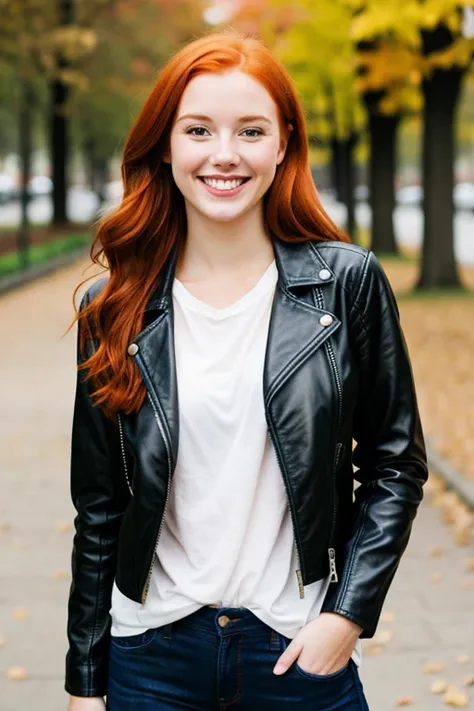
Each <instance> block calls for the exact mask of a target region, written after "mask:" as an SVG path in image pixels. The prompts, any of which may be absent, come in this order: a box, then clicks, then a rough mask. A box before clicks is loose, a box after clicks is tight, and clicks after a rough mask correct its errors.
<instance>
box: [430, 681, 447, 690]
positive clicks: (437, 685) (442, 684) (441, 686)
mask: <svg viewBox="0 0 474 711" xmlns="http://www.w3.org/2000/svg"><path fill="white" fill-rule="evenodd" d="M447 688H448V682H447V681H444V679H436V681H434V682H433V683H432V684H431V686H430V691H431V693H432V694H444V692H445V691H446V690H447Z"/></svg>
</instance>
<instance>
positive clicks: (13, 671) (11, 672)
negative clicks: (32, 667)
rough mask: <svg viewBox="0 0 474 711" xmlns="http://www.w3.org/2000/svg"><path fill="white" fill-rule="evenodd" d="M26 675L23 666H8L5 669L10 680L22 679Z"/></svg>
mask: <svg viewBox="0 0 474 711" xmlns="http://www.w3.org/2000/svg"><path fill="white" fill-rule="evenodd" d="M27 676H28V674H27V671H26V669H25V668H24V667H10V669H8V671H7V679H10V681H23V679H26V678H27Z"/></svg>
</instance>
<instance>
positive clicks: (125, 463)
mask: <svg viewBox="0 0 474 711" xmlns="http://www.w3.org/2000/svg"><path fill="white" fill-rule="evenodd" d="M117 422H118V427H119V435H120V448H121V450H122V459H123V468H124V471H125V479H126V480H127V486H128V490H129V491H130V494H131V495H132V496H133V489H132V486H131V484H130V479H129V477H128V468H127V459H126V457H125V444H124V441H123V428H122V420H121V417H120V415H119V413H118V412H117Z"/></svg>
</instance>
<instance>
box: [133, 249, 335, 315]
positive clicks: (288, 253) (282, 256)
mask: <svg viewBox="0 0 474 711" xmlns="http://www.w3.org/2000/svg"><path fill="white" fill-rule="evenodd" d="M272 244H273V250H274V252H275V262H276V266H277V269H278V273H279V280H280V282H281V284H282V286H283V288H284V289H285V290H287V291H291V290H292V289H293V288H295V287H300V286H317V285H318V284H329V283H330V282H331V281H333V280H334V273H333V271H332V270H331V269H330V267H329V265H328V264H327V262H326V261H325V260H324V259H323V257H322V256H321V253H320V251H319V250H318V248H317V243H316V242H309V241H305V242H284V241H283V240H281V239H279V238H278V237H272ZM178 254H179V248H178V246H177V245H175V246H174V247H173V248H172V250H171V252H170V255H169V257H168V259H167V260H166V263H165V265H164V267H163V278H162V279H161V281H160V284H159V286H158V288H157V289H156V290H155V292H154V293H153V294H152V296H151V297H150V299H149V301H148V304H147V306H146V308H145V310H146V311H147V312H148V311H155V310H161V309H163V308H165V306H166V304H167V303H168V301H169V299H170V296H171V291H172V286H173V279H174V274H175V271H176V262H177V259H178Z"/></svg>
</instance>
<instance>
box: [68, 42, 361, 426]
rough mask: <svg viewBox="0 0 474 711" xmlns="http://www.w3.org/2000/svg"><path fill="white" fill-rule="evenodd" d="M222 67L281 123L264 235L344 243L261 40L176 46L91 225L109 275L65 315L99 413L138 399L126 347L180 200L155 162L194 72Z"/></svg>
mask: <svg viewBox="0 0 474 711" xmlns="http://www.w3.org/2000/svg"><path fill="white" fill-rule="evenodd" d="M231 69H239V71H241V72H245V73H246V74H249V75H250V76H252V77H253V78H255V79H257V80H258V81H259V82H260V83H261V84H262V85H263V86H264V87H265V89H266V90H267V91H268V92H269V93H270V95H271V96H272V98H273V100H274V101H275V103H276V105H277V107H278V110H279V118H280V121H281V125H282V127H287V126H291V129H290V130H291V133H290V137H289V141H288V146H287V150H286V154H285V158H284V160H283V161H282V163H281V164H280V165H279V166H278V167H277V172H276V175H275V178H274V180H273V183H272V185H271V186H270V188H269V190H268V191H267V193H266V195H265V198H264V201H265V207H264V210H265V219H266V225H267V228H268V230H269V232H270V233H271V234H274V235H275V236H277V237H279V238H280V239H282V240H286V241H288V242H291V241H293V242H301V241H306V240H315V239H316V240H340V241H344V242H350V238H349V237H348V236H347V235H346V234H345V233H343V232H342V231H341V230H340V229H339V228H338V227H337V226H336V225H335V224H334V222H333V221H332V220H331V219H330V217H329V216H328V215H327V213H326V212H325V211H324V209H323V207H322V205H321V201H320V199H319V196H318V194H317V191H316V188H315V186H314V182H313V179H312V176H311V172H310V168H309V161H308V139H307V131H306V124H305V119H304V113H303V109H302V106H301V104H300V101H299V99H298V96H297V94H296V91H295V88H294V84H293V82H292V80H291V78H290V76H289V75H288V73H287V72H286V70H285V69H284V67H283V66H282V65H281V64H280V62H279V61H278V60H277V59H276V58H275V56H273V54H272V53H271V52H270V50H269V49H268V48H267V47H266V46H265V44H264V43H263V42H261V41H260V40H258V39H255V38H253V37H246V36H242V35H241V34H238V33H236V32H234V31H226V32H221V33H213V34H210V35H207V36H205V37H202V38H200V39H198V40H195V41H193V42H191V43H190V44H188V45H186V46H185V47H184V48H183V49H181V50H180V51H179V52H178V53H177V54H175V55H174V57H172V59H171V60H170V61H169V62H168V64H167V65H166V66H165V67H164V68H163V70H162V71H161V73H160V74H159V76H158V79H157V81H156V83H155V86H154V88H153V90H152V92H151V94H150V96H149V98H148V99H147V101H146V102H145V105H144V106H143V109H142V110H141V112H140V114H139V116H138V118H137V119H136V121H135V123H134V125H133V127H132V129H131V131H130V133H129V135H128V138H127V141H126V145H125V148H124V153H123V161H122V179H123V184H124V194H123V199H122V202H121V204H120V206H119V207H118V208H117V209H116V210H115V211H114V212H113V213H112V214H109V215H107V216H105V217H104V218H103V219H102V221H101V222H100V223H99V226H98V229H97V232H96V235H95V237H94V240H93V243H92V247H91V259H92V261H93V262H94V263H95V264H100V265H101V266H106V267H107V268H108V271H109V279H108V281H107V283H106V285H105V286H104V288H103V289H102V290H101V291H100V292H99V293H98V294H97V296H96V297H95V298H94V299H93V300H91V302H90V303H89V304H88V305H86V306H84V308H83V309H82V310H81V311H80V312H78V313H77V314H76V317H75V319H74V321H73V323H74V322H75V321H76V320H78V321H79V326H80V334H81V335H80V349H81V352H82V353H85V345H86V342H87V341H88V340H89V339H91V338H95V339H97V342H98V344H99V345H98V349H97V350H96V351H95V353H94V354H93V355H92V356H91V357H89V358H87V359H85V360H84V361H83V362H82V363H81V364H80V366H79V368H85V369H86V370H87V375H86V378H87V379H91V383H92V386H93V388H92V392H93V397H94V400H95V402H96V404H97V405H100V406H101V407H102V408H103V409H104V411H105V412H106V413H107V414H108V415H109V416H110V415H112V414H113V413H115V412H118V411H119V410H121V411H124V412H125V413H131V412H136V411H137V410H138V409H139V408H140V406H141V405H142V403H143V400H144V398H145V396H146V390H145V386H144V384H143V382H142V379H141V377H140V375H139V372H138V370H137V368H136V365H135V363H134V361H133V359H132V358H127V357H126V349H127V346H128V345H129V344H130V343H131V342H132V341H133V339H134V337H135V336H136V335H137V334H138V333H139V332H140V331H141V330H142V328H143V324H144V311H145V306H146V303H147V301H148V299H149V298H150V296H151V294H152V293H153V291H154V290H155V289H156V287H157V284H158V282H159V279H160V274H161V271H162V268H163V265H164V264H165V262H166V259H167V257H168V256H169V254H170V252H171V250H172V248H173V247H174V245H177V246H180V245H182V243H183V241H184V239H185V238H186V227H187V225H186V213H185V205H184V199H183V196H182V195H181V193H180V192H179V190H178V188H177V186H176V184H175V182H174V180H173V177H172V173H171V166H170V165H169V164H168V163H165V162H163V160H162V156H163V155H164V153H165V152H166V148H167V146H168V142H169V136H170V132H171V127H172V125H173V120H174V117H175V114H176V111H177V109H178V105H179V102H180V99H181V96H182V94H183V92H184V90H185V88H186V86H187V84H188V83H189V82H190V81H191V79H193V78H194V77H196V76H197V75H199V74H203V73H204V72H226V71H229V70H231ZM90 278H92V277H90ZM85 281H87V279H86V280H85ZM85 281H83V282H81V283H80V284H79V285H78V287H77V288H76V290H75V292H74V297H75V296H76V293H77V291H78V289H79V288H80V287H81V286H82V285H83V284H84V283H85Z"/></svg>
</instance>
